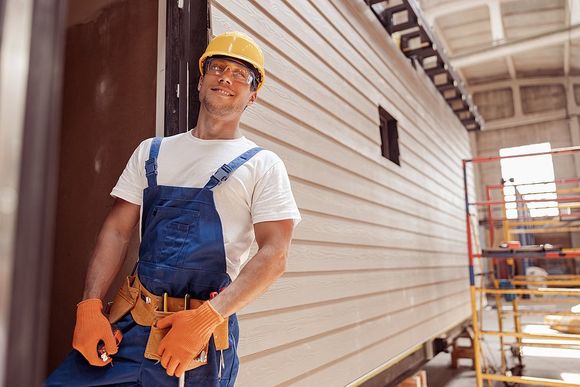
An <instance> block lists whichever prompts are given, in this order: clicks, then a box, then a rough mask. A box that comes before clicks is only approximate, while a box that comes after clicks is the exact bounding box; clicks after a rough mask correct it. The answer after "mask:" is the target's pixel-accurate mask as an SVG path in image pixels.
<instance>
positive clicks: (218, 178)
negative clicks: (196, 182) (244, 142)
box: [203, 147, 262, 189]
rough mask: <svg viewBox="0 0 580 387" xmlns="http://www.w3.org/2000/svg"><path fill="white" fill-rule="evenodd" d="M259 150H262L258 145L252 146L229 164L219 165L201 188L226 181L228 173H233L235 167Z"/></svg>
mask: <svg viewBox="0 0 580 387" xmlns="http://www.w3.org/2000/svg"><path fill="white" fill-rule="evenodd" d="M261 150H262V148H260V147H255V148H252V149H250V150H249V151H246V152H244V153H243V154H241V155H240V156H238V157H236V158H235V159H234V160H232V161H231V162H230V163H229V164H224V165H222V166H221V167H220V169H218V170H217V171H216V173H214V174H213V175H212V177H210V178H209V181H208V182H207V184H206V185H205V187H203V188H204V189H214V188H215V187H217V186H218V185H220V184H221V183H222V182H224V181H226V180H227V179H228V177H230V175H231V174H232V173H234V171H235V170H236V169H238V168H239V167H241V166H242V165H244V163H245V162H246V161H248V160H249V159H251V158H252V157H254V156H255V155H256V154H257V153H258V152H259V151H261Z"/></svg>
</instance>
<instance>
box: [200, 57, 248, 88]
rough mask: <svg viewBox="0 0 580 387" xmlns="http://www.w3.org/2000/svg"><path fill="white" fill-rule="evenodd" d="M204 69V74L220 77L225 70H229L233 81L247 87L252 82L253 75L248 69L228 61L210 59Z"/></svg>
mask: <svg viewBox="0 0 580 387" xmlns="http://www.w3.org/2000/svg"><path fill="white" fill-rule="evenodd" d="M206 68H207V70H206V73H208V74H212V75H222V74H223V73H225V72H226V71H227V69H230V71H231V72H232V78H233V80H234V81H236V82H239V83H245V84H247V85H249V84H250V83H252V81H253V80H254V73H253V72H252V71H251V70H250V69H248V68H247V67H246V66H244V65H242V64H237V63H235V62H232V61H229V60H225V59H220V58H210V59H208V63H207V67H206Z"/></svg>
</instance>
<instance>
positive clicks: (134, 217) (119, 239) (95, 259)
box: [83, 199, 141, 300]
mask: <svg viewBox="0 0 580 387" xmlns="http://www.w3.org/2000/svg"><path fill="white" fill-rule="evenodd" d="M140 208H141V207H140V206H138V205H136V204H133V203H129V202H127V201H125V200H123V199H116V200H115V203H114V204H113V208H111V211H110V212H109V214H108V215H107V218H106V219H105V221H104V223H103V226H102V227H101V231H100V232H99V236H98V238H97V243H96V246H95V250H94V251H93V255H92V257H91V260H90V262H89V268H88V271H87V277H86V280H85V291H84V293H83V300H86V299H89V298H99V299H102V298H103V297H104V296H105V294H106V293H107V290H108V289H109V286H111V282H113V279H114V278H115V276H116V275H117V273H118V272H119V270H120V269H121V266H122V265H123V262H124V260H125V255H126V254H127V245H128V244H129V241H130V239H131V235H132V234H133V230H134V229H135V226H136V225H137V223H138V222H139V212H140Z"/></svg>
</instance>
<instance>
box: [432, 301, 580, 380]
mask: <svg viewBox="0 0 580 387" xmlns="http://www.w3.org/2000/svg"><path fill="white" fill-rule="evenodd" d="M568 307H569V306H568ZM505 309H506V308H505V307H504V310H505ZM507 309H509V307H508V308H507ZM510 320H511V318H506V319H505V320H504V330H513V324H510ZM527 321H529V322H530V325H528V328H527V329H534V328H536V329H546V328H545V327H542V326H538V325H535V324H534V323H538V322H541V321H542V320H541V318H540V319H538V318H536V319H535V320H534V319H528V320H527ZM484 329H487V330H496V329H497V312H496V309H495V308H494V307H490V306H488V307H487V308H486V310H485V312H484ZM486 346H487V348H488V351H487V352H488V353H489V354H490V355H489V356H490V357H491V359H492V360H491V361H492V362H493V363H494V364H495V365H496V366H497V368H499V365H500V364H501V359H500V351H499V348H500V345H499V340H498V339H496V338H491V339H489V338H488V339H487V340H486ZM525 351H526V352H524V354H525V355H524V358H523V363H524V370H523V374H524V375H526V376H533V377H541V378H550V379H558V380H564V381H566V382H569V383H578V385H579V386H580V350H571V349H567V350H562V349H552V348H530V347H528V349H525ZM514 360H515V359H514V358H513V357H512V356H511V354H510V353H508V354H507V362H508V364H512V365H513V364H514ZM424 369H425V370H426V371H427V384H428V386H429V387H474V386H475V371H474V370H472V369H471V360H469V359H462V360H460V361H459V367H458V368H457V369H452V368H451V355H450V354H449V353H440V354H439V355H437V356H436V357H434V358H433V359H432V360H431V361H430V362H429V363H427V365H426V366H425V367H424ZM484 385H485V386H488V384H487V383H485V384H484ZM496 386H497V387H499V386H504V384H503V383H499V382H496V383H495V384H493V387H496Z"/></svg>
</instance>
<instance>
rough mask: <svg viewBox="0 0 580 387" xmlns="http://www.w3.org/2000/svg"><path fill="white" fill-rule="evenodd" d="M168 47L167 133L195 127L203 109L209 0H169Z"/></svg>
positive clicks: (166, 76)
mask: <svg viewBox="0 0 580 387" xmlns="http://www.w3.org/2000/svg"><path fill="white" fill-rule="evenodd" d="M166 20H167V29H166V50H165V55H166V56H165V63H166V67H165V104H164V107H165V131H164V132H165V135H166V136H171V135H173V134H177V133H183V132H186V131H188V130H189V129H192V128H193V127H195V125H196V123H197V116H198V113H199V104H200V103H199V96H198V93H197V83H198V81H199V75H200V74H199V67H198V59H199V57H200V56H201V55H202V54H203V52H204V50H205V48H206V46H207V43H208V36H209V29H210V13H209V4H208V1H207V0H168V1H167V19H166Z"/></svg>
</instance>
